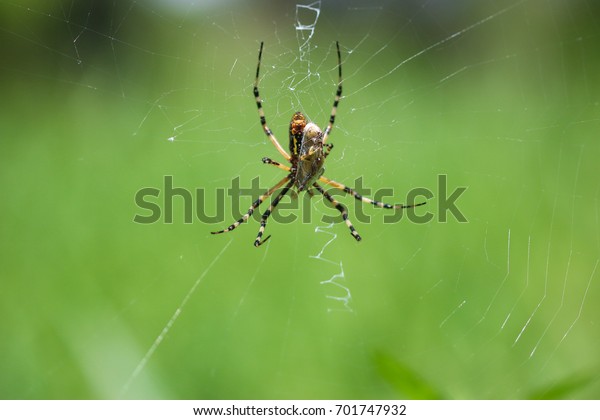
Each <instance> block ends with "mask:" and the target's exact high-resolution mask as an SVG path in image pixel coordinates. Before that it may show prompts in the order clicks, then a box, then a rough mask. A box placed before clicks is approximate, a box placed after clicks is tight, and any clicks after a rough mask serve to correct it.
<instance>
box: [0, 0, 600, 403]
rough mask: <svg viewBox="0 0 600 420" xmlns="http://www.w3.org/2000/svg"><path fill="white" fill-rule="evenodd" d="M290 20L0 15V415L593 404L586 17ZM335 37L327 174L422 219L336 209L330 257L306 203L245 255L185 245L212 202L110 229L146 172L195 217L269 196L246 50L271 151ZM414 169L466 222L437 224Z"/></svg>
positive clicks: (595, 232) (491, 8) (593, 89)
mask: <svg viewBox="0 0 600 420" xmlns="http://www.w3.org/2000/svg"><path fill="white" fill-rule="evenodd" d="M313 6H315V7H317V9H318V10H319V13H318V15H317V14H316V12H314V11H312V10H307V9H303V8H300V9H298V8H297V7H296V3H292V2H287V1H286V2H277V5H274V4H272V3H271V2H266V1H247V2H231V1H226V2H221V3H219V4H217V3H216V2H215V3H212V2H202V1H201V2H192V3H189V2H188V3H186V2H175V1H172V2H167V1H158V0H155V1H152V2H136V1H129V0H127V1H123V2H92V1H50V2H47V1H41V0H40V1H21V2H18V3H15V2H7V1H0V48H1V49H2V51H0V53H1V56H2V60H1V64H0V77H1V78H0V92H1V98H2V100H0V136H1V140H0V171H1V173H2V176H1V177H0V183H1V184H0V188H1V190H2V192H3V198H2V201H1V205H0V214H1V216H2V223H1V232H2V240H1V242H0V246H1V247H2V248H1V250H0V275H1V282H2V283H1V294H0V311H1V312H0V332H1V335H2V337H3V339H2V342H1V344H0V372H1V374H0V397H1V398H4V399H14V398H16V399H23V398H25V399H29V398H42V399H46V398H63V399H64V398H68V399H71V398H187V399H213V398H218V399H225V398H227V399H263V398H272V399H280V398H291V399H301V398H330V399H337V398H340V399H343V398H353V399H358V398H361V399H370V398H378V399H394V398H474V399H478V398H598V397H600V370H599V364H598V352H599V348H600V329H599V328H598V320H599V319H600V272H599V271H600V270H596V267H597V264H598V260H599V258H600V217H599V213H600V208H599V196H600V182H599V177H598V161H599V158H600V146H599V134H600V84H599V78H598V74H600V49H598V45H599V43H600V13H599V10H598V8H597V7H596V5H595V4H594V3H592V2H588V1H582V0H575V1H541V0H531V1H501V2H498V1H487V0H486V1H466V0H465V1H456V2H446V1H410V2H389V1H375V2H366V3H365V2H358V1H351V2H341V1H339V2H335V1H323V2H322V3H321V4H319V3H316V4H314V5H313ZM301 25H308V26H309V28H308V29H305V30H300V29H298V28H299V27H300V26H301ZM336 40H339V42H340V44H341V46H342V56H343V71H344V76H345V78H344V97H343V99H342V102H341V104H340V108H339V113H338V120H337V122H336V126H335V128H334V131H333V132H332V135H331V137H330V139H331V142H333V143H334V144H335V146H336V147H335V149H334V150H333V152H332V155H331V156H330V158H329V159H328V163H327V175H328V176H329V177H331V178H334V179H336V180H338V181H340V182H345V183H349V184H351V185H352V184H353V183H354V180H355V179H357V178H358V177H363V179H364V183H365V185H366V186H368V187H369V188H372V189H377V188H394V191H395V197H396V201H397V202H402V201H404V198H405V196H406V193H407V192H408V191H409V190H411V189H413V188H417V187H422V188H429V189H430V190H432V191H433V192H434V194H435V195H436V197H435V198H434V199H432V200H430V201H429V202H428V204H427V206H426V207H425V208H424V210H423V211H430V212H431V213H433V214H434V215H435V216H436V220H434V221H432V222H430V223H427V224H414V223H410V221H409V220H407V219H404V220H402V221H401V222H400V223H396V224H386V223H384V214H385V213H384V211H382V210H381V209H372V208H368V207H367V206H361V208H364V210H363V211H364V212H365V213H367V214H368V215H370V216H372V219H371V222H370V223H360V222H357V221H356V220H355V225H356V228H357V229H358V231H359V232H360V234H361V235H362V236H363V241H362V242H361V243H356V242H355V241H354V240H353V239H352V237H351V236H350V235H349V234H348V231H347V228H346V227H345V225H344V224H343V223H341V222H340V223H338V224H336V225H334V226H331V227H327V224H326V223H322V222H320V218H321V217H322V216H323V215H334V214H335V212H333V211H332V210H331V209H330V208H328V207H327V206H326V205H325V204H324V203H323V202H322V200H321V199H319V198H318V197H314V198H313V199H312V201H311V206H310V210H311V215H312V220H311V222H310V223H301V220H297V221H296V222H295V223H291V224H290V223H278V222H277V221H273V220H272V221H271V222H270V223H269V225H268V226H267V234H272V235H273V237H272V238H271V240H270V241H269V242H268V243H267V244H265V245H264V246H263V247H261V248H259V249H255V248H254V247H253V246H252V242H253V240H254V238H255V235H256V232H257V230H258V223H257V222H256V221H251V222H250V223H248V225H243V226H240V227H239V229H238V230H236V231H235V232H233V233H229V234H227V235H222V236H212V235H210V233H209V232H210V231H211V230H217V229H221V228H223V227H225V226H226V225H228V224H229V223H230V222H231V221H232V220H231V219H232V218H233V217H232V216H229V214H230V213H231V211H232V209H231V203H230V202H229V201H227V202H226V203H225V209H226V212H227V214H228V216H227V218H226V220H225V221H223V222H222V223H218V224H206V223H202V222H200V221H199V220H197V219H194V222H193V223H191V224H186V223H184V218H183V208H182V201H183V200H180V199H176V201H175V217H174V221H173V223H170V224H168V223H164V221H161V222H158V223H154V224H150V225H145V224H136V223H134V222H133V218H134V216H135V215H136V214H147V212H144V211H142V210H140V209H138V208H137V207H136V205H135V203H134V195H135V193H136V191H138V190H139V189H141V188H144V187H152V188H162V186H163V178H164V176H166V175H172V176H173V179H174V184H175V186H177V187H182V188H186V189H189V190H190V191H192V192H193V191H195V189H197V188H201V189H203V190H204V191H205V193H206V206H207V209H208V212H209V214H212V213H214V211H213V210H214V209H215V207H216V205H217V204H216V203H215V194H216V191H217V189H223V188H227V187H229V186H230V185H231V180H232V179H233V178H235V177H237V176H239V177H240V182H241V185H242V186H243V187H246V188H249V187H250V185H251V180H252V179H253V178H254V177H256V176H259V177H260V185H261V186H264V187H268V186H271V185H273V184H275V183H276V182H277V180H279V179H280V178H281V176H282V173H281V172H280V171H278V170H276V169H274V168H271V167H265V165H263V164H262V163H261V162H260V158H262V157H263V156H270V157H272V158H275V159H276V158H278V156H277V152H276V151H275V149H274V148H273V147H272V146H271V144H270V143H269V142H268V140H267V139H266V138H265V136H264V134H263V133H262V132H261V128H260V125H259V121H258V116H257V113H256V109H255V108H256V107H255V104H254V100H253V98H252V95H251V86H252V83H253V76H254V71H255V66H256V56H257V52H258V45H259V42H260V41H264V42H265V51H264V55H263V67H262V70H261V72H262V76H261V94H262V97H263V99H264V106H265V110H266V113H267V118H268V122H269V125H270V126H271V128H272V129H273V130H274V132H275V134H276V135H277V136H278V137H279V139H280V140H281V142H282V144H284V145H285V144H286V143H287V140H286V131H287V126H288V124H289V118H290V117H291V115H292V113H293V112H294V111H297V110H301V111H303V112H305V113H307V115H308V116H309V118H311V119H313V120H314V121H315V122H317V123H318V124H321V125H324V124H325V123H326V121H327V118H328V115H329V112H330V107H331V102H332V99H333V93H334V90H335V84H336V58H335V50H334V45H335V41H336ZM438 174H447V176H448V184H449V185H448V189H449V193H450V192H451V191H452V190H453V189H454V188H457V187H459V186H465V187H467V188H468V189H467V191H466V192H465V193H464V194H463V195H462V196H461V198H460V199H459V201H458V206H459V208H460V210H461V211H462V213H463V214H464V215H465V217H466V218H467V219H468V223H458V222H457V221H456V220H455V219H454V218H453V217H452V216H451V215H449V219H448V221H447V222H446V223H440V222H439V221H438V220H437V219H438V217H439V216H440V212H439V208H438V206H439V203H440V200H439V198H438V197H437V193H438V190H437V176H438ZM301 197H302V196H301ZM342 200H343V202H344V203H346V204H347V205H348V206H349V208H350V216H351V218H352V217H353V215H354V214H355V213H356V207H355V205H356V203H354V202H353V201H354V200H352V199H351V198H345V199H342ZM155 201H156V202H160V200H155ZM251 201H252V199H250V198H248V197H245V198H243V199H242V200H241V201H240V204H239V208H237V209H234V210H235V211H236V212H238V211H244V210H245V209H246V208H247V207H248V206H249V205H250V203H251ZM288 202H289V201H288V200H286V203H288ZM288 207H289V204H288ZM283 214H296V215H298V217H301V216H302V214H303V212H302V210H294V211H291V210H285V211H283ZM317 227H321V228H324V229H322V230H323V231H319V232H317V231H315V228H317ZM331 239H333V240H332V241H331V242H329V241H330V240H331ZM316 255H319V256H320V258H313V256H316ZM323 282H325V283H323ZM182 302H183V305H182ZM173 319H174V322H170V321H172V320H173ZM165 328H167V329H168V331H166V332H165V334H164V335H160V334H161V332H164V329H165ZM158 337H160V340H157V338H158Z"/></svg>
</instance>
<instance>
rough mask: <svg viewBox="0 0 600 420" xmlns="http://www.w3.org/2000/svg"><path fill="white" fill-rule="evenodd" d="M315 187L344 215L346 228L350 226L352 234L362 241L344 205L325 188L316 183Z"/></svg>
mask: <svg viewBox="0 0 600 420" xmlns="http://www.w3.org/2000/svg"><path fill="white" fill-rule="evenodd" d="M313 187H315V189H316V190H317V191H319V192H320V193H321V194H323V197H325V198H326V199H327V200H328V201H329V202H330V203H331V204H333V206H334V207H335V208H336V209H337V210H338V211H339V212H340V213H341V214H342V219H343V220H344V222H345V223H346V226H348V229H350V234H351V235H352V236H353V237H354V239H356V240H357V241H360V240H361V239H362V238H361V237H360V235H359V234H358V232H357V231H356V229H355V228H354V226H353V225H352V222H351V221H350V219H349V218H348V209H346V207H345V206H344V205H343V204H342V203H340V202H339V201H337V200H336V199H335V198H333V197H332V196H331V195H330V194H329V193H328V192H327V191H325V190H324V189H323V187H321V186H320V185H319V184H317V183H316V182H315V183H314V184H313Z"/></svg>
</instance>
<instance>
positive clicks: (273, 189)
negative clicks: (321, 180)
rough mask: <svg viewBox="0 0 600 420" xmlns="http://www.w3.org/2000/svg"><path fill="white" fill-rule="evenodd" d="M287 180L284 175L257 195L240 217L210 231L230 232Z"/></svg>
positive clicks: (215, 233)
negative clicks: (227, 224) (216, 229)
mask: <svg viewBox="0 0 600 420" xmlns="http://www.w3.org/2000/svg"><path fill="white" fill-rule="evenodd" d="M288 180H289V176H286V177H285V178H283V179H282V180H281V181H279V182H278V183H277V184H276V185H275V186H274V187H273V188H271V189H269V190H268V191H267V192H265V193H264V194H263V195H261V196H260V197H258V198H257V199H256V201H255V202H254V203H252V205H251V206H250V209H248V211H247V212H246V214H244V215H243V216H242V218H241V219H239V220H237V221H236V222H234V223H233V224H232V225H230V226H229V227H228V228H227V229H223V230H220V231H218V232H211V233H212V234H213V235H217V234H219V233H225V232H230V231H232V230H233V229H235V228H236V227H238V226H239V225H241V224H242V223H244V222H245V221H246V220H248V219H249V218H250V216H252V213H254V209H256V208H257V207H258V206H260V205H261V203H262V202H263V201H265V200H266V199H267V198H269V196H270V195H271V194H273V193H274V192H275V191H276V190H277V189H279V187H281V186H282V185H283V184H285V183H286V182H287V181H288Z"/></svg>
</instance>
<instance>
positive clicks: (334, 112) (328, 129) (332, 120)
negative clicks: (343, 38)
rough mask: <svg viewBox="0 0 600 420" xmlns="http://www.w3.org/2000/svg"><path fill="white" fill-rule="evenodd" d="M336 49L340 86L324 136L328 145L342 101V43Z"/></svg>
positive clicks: (324, 140) (336, 43) (337, 43)
mask: <svg viewBox="0 0 600 420" xmlns="http://www.w3.org/2000/svg"><path fill="white" fill-rule="evenodd" d="M335 48H336V49H337V57H338V85H337V90H336V91H335V98H334V99H333V107H332V108H331V115H330V116H329V123H328V124H327V128H325V133H324V134H323V143H327V138H328V137H329V133H331V129H332V128H333V123H334V122H335V115H336V114H337V108H338V105H339V103H340V99H341V98H342V54H341V53H340V43H339V42H337V41H336V42H335ZM326 146H327V145H326ZM331 147H333V145H331ZM331 147H329V151H330V150H331ZM329 151H327V152H326V154H329Z"/></svg>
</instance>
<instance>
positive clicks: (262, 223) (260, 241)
mask: <svg viewBox="0 0 600 420" xmlns="http://www.w3.org/2000/svg"><path fill="white" fill-rule="evenodd" d="M288 178H289V177H288ZM293 184H294V181H293V180H290V181H289V182H288V183H287V184H286V186H285V187H284V188H283V189H282V190H281V192H280V193H279V194H277V196H276V197H275V199H274V200H273V202H272V203H271V205H270V206H269V208H268V209H267V210H266V211H265V212H264V213H263V215H262V218H261V219H260V228H259V229H258V235H257V236H256V240H255V241H254V246H256V247H259V246H261V245H262V244H264V243H265V242H267V241H268V240H269V238H270V237H271V235H269V236H267V237H266V238H265V239H261V238H262V236H263V233H264V232H265V227H266V226H267V219H268V218H269V216H270V215H271V213H273V210H275V207H277V204H279V201H281V199H282V198H283V196H285V195H286V194H287V192H288V191H289V190H290V188H291V186H292V185H293Z"/></svg>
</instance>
